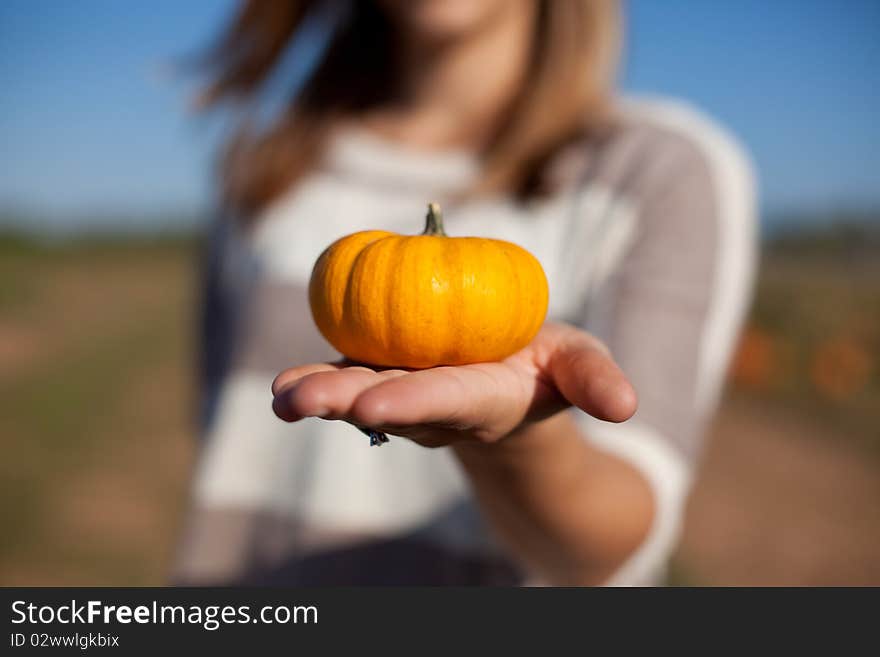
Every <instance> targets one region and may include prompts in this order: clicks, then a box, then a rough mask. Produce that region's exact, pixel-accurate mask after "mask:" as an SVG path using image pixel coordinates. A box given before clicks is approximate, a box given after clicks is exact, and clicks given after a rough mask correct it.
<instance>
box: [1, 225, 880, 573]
mask: <svg viewBox="0 0 880 657" xmlns="http://www.w3.org/2000/svg"><path fill="white" fill-rule="evenodd" d="M194 252H195V250H194V244H193V243H191V242H188V241H185V240H181V241H154V242H147V241H140V242H132V241H129V242H112V241H108V242H91V243H79V244H65V245H56V246H35V245H33V244H30V243H27V242H21V241H17V240H14V239H11V238H7V239H3V240H0V436H2V441H3V446H4V458H3V459H2V460H0V485H2V487H3V496H2V501H0V512H2V517H3V526H4V527H6V530H5V531H4V532H3V533H2V535H0V584H4V585H14V584H21V585H27V584H30V585H48V584H67V585H76V584H84V585H101V584H103V585H145V584H161V583H162V582H163V578H164V575H165V573H166V570H167V567H168V563H169V560H170V558H171V555H172V551H173V545H174V537H175V533H176V530H177V527H178V524H179V522H180V519H181V512H182V508H183V503H184V499H185V494H186V485H187V484H186V482H187V477H188V471H189V468H190V465H191V463H192V458H193V437H192V434H193V432H192V425H191V409H192V407H193V386H192V384H191V381H192V378H191V377H192V375H191V363H192V345H191V340H190V337H191V332H190V327H191V325H192V315H193V299H194V294H193V289H194V285H193V278H194V277H193V274H194V267H193V263H194ZM878 355H880V242H878V241H877V240H876V237H874V236H872V235H871V234H866V235H863V234H860V233H854V234H850V233H846V232H844V233H840V232H839V231H838V232H835V233H833V234H830V235H828V234H821V235H817V236H811V237H807V238H802V237H798V238H784V239H780V240H778V241H777V242H776V243H774V244H773V245H771V247H770V248H769V249H768V253H767V257H766V259H765V265H764V268H763V271H762V276H761V282H760V286H759V291H758V296H757V300H756V304H755V309H754V312H753V316H752V319H751V321H750V324H749V328H748V330H747V331H746V332H745V335H744V338H743V343H742V345H741V348H740V350H739V353H738V356H737V358H736V362H735V363H734V368H733V373H732V378H733V382H732V385H731V387H730V391H729V394H728V396H727V398H726V400H725V402H724V405H723V408H722V410H721V412H720V413H719V415H718V417H717V419H716V421H715V422H714V424H713V427H712V430H711V440H710V442H709V446H708V448H707V452H706V455H705V460H704V464H703V467H702V470H701V473H700V477H699V480H698V482H697V485H696V489H695V494H694V496H693V499H692V503H691V505H690V508H689V513H688V518H687V526H686V530H685V535H684V539H683V543H682V546H681V549H680V550H679V553H678V555H677V556H676V558H675V560H674V563H673V569H672V578H671V581H672V583H682V584H875V585H878V584H880V556H878V550H877V545H880V514H878V513H877V509H878V503H880V429H878V427H880V372H878V369H880V367H878Z"/></svg>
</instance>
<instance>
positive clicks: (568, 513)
mask: <svg viewBox="0 0 880 657" xmlns="http://www.w3.org/2000/svg"><path fill="white" fill-rule="evenodd" d="M454 450H455V453H456V454H457V456H458V458H459V460H460V462H461V463H462V465H463V467H464V470H465V471H466V472H467V474H468V477H469V479H470V481H471V484H472V486H473V489H474V491H475V494H476V496H477V499H478V501H479V503H480V506H481V508H482V510H483V513H484V514H485V515H486V516H487V518H488V520H489V522H490V523H491V524H492V526H493V527H494V529H495V531H496V532H497V534H498V535H499V537H500V538H501V539H502V540H503V541H504V542H505V544H506V545H507V546H508V547H509V548H510V549H511V550H512V551H513V552H514V553H515V554H516V555H517V556H518V557H519V558H520V559H522V561H523V562H524V563H525V565H526V566H527V568H529V569H530V570H532V571H533V572H534V573H535V574H536V575H538V576H539V577H541V578H543V579H544V580H545V581H547V582H548V583H551V584H564V585H590V584H601V583H602V582H604V581H606V580H607V578H608V577H609V576H610V575H611V574H612V573H613V572H614V571H615V570H616V569H617V568H618V567H619V566H620V565H621V564H622V563H623V562H624V560H625V559H626V558H627V557H628V556H629V555H630V554H631V553H632V552H633V550H635V549H636V548H637V547H638V546H639V545H640V544H641V543H642V541H643V540H644V538H645V536H646V535H647V533H648V531H649V529H650V526H651V522H652V520H653V514H654V501H653V495H652V492H651V489H650V487H649V485H648V483H647V481H645V479H644V477H643V476H642V475H641V474H640V473H639V472H638V471H637V470H636V469H635V468H633V467H632V466H631V465H630V464H628V463H626V462H625V461H623V460H621V459H619V458H617V457H616V456H613V455H610V454H608V453H605V452H602V451H600V450H598V449H596V448H594V447H592V446H591V445H590V443H589V442H588V441H586V440H584V438H583V437H582V436H581V435H580V433H579V429H578V427H577V426H576V424H575V422H574V421H573V419H572V418H571V416H570V415H569V414H568V413H558V414H556V415H555V416H553V417H551V418H549V419H547V420H544V421H542V422H538V423H535V424H533V425H530V426H529V428H527V429H523V430H521V431H520V432H518V433H516V434H514V435H511V436H509V437H507V438H505V439H503V440H501V441H500V442H498V443H496V444H491V445H487V444H477V443H471V442H467V443H465V442H462V443H457V444H455V445H454Z"/></svg>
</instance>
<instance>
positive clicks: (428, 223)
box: [422, 203, 446, 237]
mask: <svg viewBox="0 0 880 657" xmlns="http://www.w3.org/2000/svg"><path fill="white" fill-rule="evenodd" d="M422 235H440V236H442V237H446V233H445V232H444V230H443V213H442V212H441V211H440V206H439V205H438V204H437V203H428V216H427V217H425V230H424V232H423V233H422Z"/></svg>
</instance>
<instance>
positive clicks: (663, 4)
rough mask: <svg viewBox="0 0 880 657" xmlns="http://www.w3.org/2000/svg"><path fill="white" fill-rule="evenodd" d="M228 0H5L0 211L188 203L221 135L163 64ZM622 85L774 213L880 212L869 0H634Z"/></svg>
mask: <svg viewBox="0 0 880 657" xmlns="http://www.w3.org/2000/svg"><path fill="white" fill-rule="evenodd" d="M234 4H235V3H234V2H232V1H231V0H199V1H190V2H172V1H171V0H154V1H153V2H150V3H138V2H118V1H114V0H83V1H80V2H75V3H74V2H59V1H52V0H30V1H28V0H4V1H3V2H2V3H0V152H2V154H3V163H2V171H0V207H7V208H8V207H19V208H25V209H31V210H34V211H37V212H39V213H43V214H49V215H52V216H54V217H55V221H56V222H65V221H74V219H72V218H73V217H75V218H76V219H75V220H76V221H84V220H85V218H87V217H89V216H90V215H93V216H98V215H104V214H107V213H111V212H117V211H123V212H127V213H131V214H148V213H155V214H159V213H162V212H164V211H167V210H180V209H182V210H185V211H193V210H198V209H199V208H202V207H205V206H206V205H207V203H208V201H209V199H210V189H211V188H210V156H211V152H212V149H213V148H214V145H215V143H216V133H217V131H216V130H215V129H212V127H211V126H208V125H206V124H205V123H204V122H201V121H199V120H196V119H193V118H192V117H190V116H188V115H187V114H186V112H185V111H184V110H185V101H186V90H187V88H186V86H185V85H184V84H182V83H181V82H180V81H177V82H174V81H173V80H169V79H168V78H167V76H165V75H163V74H162V71H163V62H165V61H168V60H169V59H170V58H172V57H174V56H176V55H180V54H183V53H186V52H190V51H192V50H193V48H194V47H197V46H198V45H200V44H204V43H205V42H206V41H207V40H208V38H209V37H210V35H212V34H213V33H214V32H215V30H216V28H217V27H218V26H219V25H220V23H221V22H222V20H223V19H224V18H225V17H226V16H227V14H228V12H229V10H230V8H231V7H232V6H234ZM626 7H627V13H628V23H629V35H628V52H627V57H626V65H625V69H624V74H623V85H624V87H625V88H626V89H627V90H630V91H633V92H639V93H651V94H666V95H674V96H679V97H683V98H686V99H688V100H690V101H691V102H693V103H695V104H696V105H698V106H700V107H702V108H703V109H705V110H707V111H708V112H709V113H710V114H712V115H714V116H715V117H717V118H718V119H720V120H721V121H722V122H723V123H725V124H726V125H727V126H728V127H729V128H730V129H731V130H732V131H733V132H734V133H735V134H737V135H738V136H739V137H740V139H741V140H742V141H743V142H744V143H745V144H746V146H747V148H748V149H749V150H750V151H751V153H752V156H753V159H754V161H755V163H756V165H757V167H758V172H759V176H760V180H761V186H762V192H763V194H762V203H763V206H764V208H765V209H766V210H768V211H769V212H770V213H772V212H780V211H824V210H831V209H835V208H877V207H880V126H878V125H877V117H880V2H878V1H877V0H847V1H846V2H835V1H833V0H774V1H773V2H767V1H766V0H764V1H758V0H742V1H739V2H733V1H730V2H722V1H717V2H716V1H712V2H706V1H705V0H630V1H629V2H627V3H626Z"/></svg>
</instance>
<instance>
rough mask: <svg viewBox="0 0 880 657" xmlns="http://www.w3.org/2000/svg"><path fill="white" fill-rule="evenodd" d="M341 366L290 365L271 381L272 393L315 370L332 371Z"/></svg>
mask: <svg viewBox="0 0 880 657" xmlns="http://www.w3.org/2000/svg"><path fill="white" fill-rule="evenodd" d="M341 367H342V365H341V364H340V363H310V364H308V365H300V366H299V367H291V368H289V369H286V370H284V371H283V372H281V373H280V374H279V375H278V376H276V377H275V380H274V381H272V394H273V395H276V396H277V395H278V394H279V393H280V392H281V391H282V390H284V389H285V388H289V387H290V386H291V385H293V384H294V383H296V382H297V381H298V380H299V379H301V378H303V377H304V376H308V375H309V374H314V373H315V372H332V371H334V370H338V369H340V368H341Z"/></svg>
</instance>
